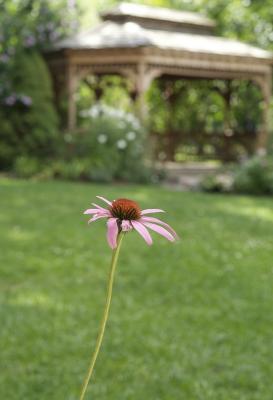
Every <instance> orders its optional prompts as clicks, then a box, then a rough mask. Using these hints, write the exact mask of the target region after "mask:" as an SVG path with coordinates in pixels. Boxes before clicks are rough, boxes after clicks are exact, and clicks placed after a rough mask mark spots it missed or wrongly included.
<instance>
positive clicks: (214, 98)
mask: <svg viewBox="0 0 273 400" xmlns="http://www.w3.org/2000/svg"><path fill="white" fill-rule="evenodd" d="M227 96H229V100H228V104H229V105H228V104H227V101H226V100H225V98H226V97H227ZM148 101H149V106H150V115H151V118H150V128H151V131H152V132H153V134H154V135H155V136H158V135H160V140H158V141H157V148H156V152H157V156H158V155H160V156H161V157H165V158H168V159H174V160H176V161H181V160H182V159H183V158H184V157H185V155H186V156H187V157H188V158H192V159H198V158H201V159H202V158H220V159H223V160H224V161H230V160H236V159H238V158H239V157H242V156H243V155H245V154H252V153H253V149H254V143H255V139H256V134H257V132H258V129H259V121H260V119H261V106H262V103H261V93H260V91H259V90H258V88H257V87H255V86H254V85H253V84H251V83H250V82H242V81H237V80H235V81H233V82H227V81H217V80H214V81H189V80H183V79H181V80H179V81H176V82H175V81H173V80H170V81H166V80H165V81H164V82H162V81H160V80H158V81H156V82H154V83H153V85H152V87H151V89H150V90H149V93H148Z"/></svg>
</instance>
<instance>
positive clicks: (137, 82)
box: [122, 62, 161, 123]
mask: <svg viewBox="0 0 273 400" xmlns="http://www.w3.org/2000/svg"><path fill="white" fill-rule="evenodd" d="M122 73H123V75H125V76H127V77H128V78H129V80H130V81H131V83H132V87H133V90H132V91H131V99H132V100H133V101H134V103H135V105H136V114H137V116H138V118H139V119H140V121H141V122H142V123H145V121H146V119H147V111H148V110H147V104H146V101H145V95H146V92H147V90H148V89H149V87H150V85H151V83H152V81H153V79H154V78H156V77H157V76H159V75H160V74H161V71H160V70H159V69H155V68H149V66H147V65H146V64H145V63H144V62H140V63H139V64H138V65H137V68H136V71H132V70H126V69H124V70H123V71H122Z"/></svg>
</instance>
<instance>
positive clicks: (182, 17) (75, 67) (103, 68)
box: [47, 3, 273, 153]
mask: <svg viewBox="0 0 273 400" xmlns="http://www.w3.org/2000/svg"><path fill="white" fill-rule="evenodd" d="M101 18H102V22H101V23H100V24H99V25H98V26H97V27H95V28H92V29H90V30H87V31H85V32H81V33H79V34H77V35H76V36H74V37H71V38H67V39H65V40H62V41H61V42H59V43H57V45H56V46H55V48H54V49H53V50H52V51H51V52H49V53H48V54H47V60H48V63H49V66H50V70H51V72H52V76H53V82H54V88H55V93H56V100H57V102H60V98H61V96H62V95H63V94H64V93H66V96H67V100H68V106H67V127H68V129H70V130H71V129H74V128H75V125H76V111H77V110H76V102H75V93H76V90H77V87H78V85H79V82H80V81H81V80H84V79H86V78H87V77H88V76H90V75H95V76H98V77H100V76H104V75H109V74H117V75H120V76H124V77H126V78H127V79H128V80H129V82H130V87H131V90H130V95H131V97H132V99H134V101H136V102H137V104H138V110H139V113H140V116H141V118H145V96H144V95H145V92H146V91H147V89H148V88H149V86H150V85H151V82H152V81H153V80H154V79H156V78H159V77H160V78H162V79H164V77H165V78H166V77H169V78H170V77H171V78H172V79H182V78H183V79H196V78H198V79H223V80H233V79H243V80H249V81H252V82H253V83H255V84H257V85H258V86H259V88H260V90H261V93H262V96H263V100H264V104H263V119H262V123H261V129H260V131H259V133H258V137H257V143H256V149H257V151H258V152H261V153H262V152H264V151H265V149H266V144H267V138H268V112H269V105H270V97H271V74H272V71H271V66H272V63H273V55H272V53H270V52H268V51H265V50H262V49H260V48H257V47H254V46H251V45H249V44H246V43H242V42H239V41H237V40H231V39H227V38H223V37H218V36H215V35H214V28H215V22H214V21H212V20H211V19H209V18H207V17H204V16H202V15H200V14H197V13H190V12H183V11H175V10H171V9H166V8H158V7H150V6H145V5H138V4H132V3H120V4H119V5H118V6H116V7H114V8H112V9H110V10H109V11H107V12H105V13H103V14H101ZM96 93H97V96H98V97H99V96H100V95H101V93H100V91H99V90H98V91H96Z"/></svg>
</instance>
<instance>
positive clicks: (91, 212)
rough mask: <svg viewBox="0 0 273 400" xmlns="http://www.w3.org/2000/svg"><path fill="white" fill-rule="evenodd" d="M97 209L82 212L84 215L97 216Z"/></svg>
mask: <svg viewBox="0 0 273 400" xmlns="http://www.w3.org/2000/svg"><path fill="white" fill-rule="evenodd" d="M98 211H99V210H98V209H97V208H88V209H87V210H85V211H84V214H97V213H98Z"/></svg>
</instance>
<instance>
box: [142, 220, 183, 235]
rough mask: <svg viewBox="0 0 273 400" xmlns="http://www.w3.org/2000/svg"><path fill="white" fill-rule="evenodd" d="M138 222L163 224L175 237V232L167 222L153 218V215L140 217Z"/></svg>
mask: <svg viewBox="0 0 273 400" xmlns="http://www.w3.org/2000/svg"><path fill="white" fill-rule="evenodd" d="M139 221H140V222H143V223H144V222H155V223H156V224H158V225H162V226H165V227H166V228H167V229H168V230H169V231H170V232H171V233H172V234H173V236H174V237H175V238H177V237H178V236H177V233H176V232H175V230H174V229H173V228H172V227H171V226H170V225H168V224H166V222H163V221H161V219H158V218H154V217H142V218H141V219H140V220H139Z"/></svg>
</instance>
